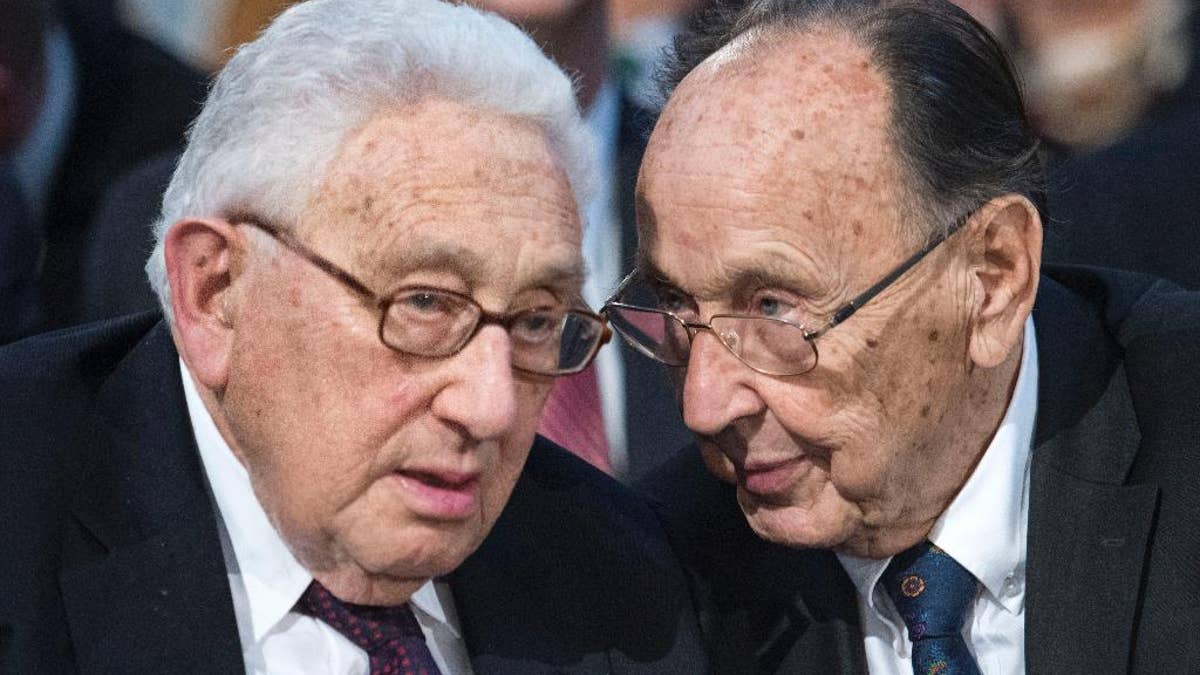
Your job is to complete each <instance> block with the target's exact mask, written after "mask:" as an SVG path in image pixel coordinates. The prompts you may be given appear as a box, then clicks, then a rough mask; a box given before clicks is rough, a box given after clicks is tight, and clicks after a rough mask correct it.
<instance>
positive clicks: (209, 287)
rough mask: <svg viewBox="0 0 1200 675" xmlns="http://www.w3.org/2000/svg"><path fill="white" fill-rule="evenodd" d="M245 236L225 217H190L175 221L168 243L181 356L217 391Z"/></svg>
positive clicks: (225, 364)
mask: <svg viewBox="0 0 1200 675" xmlns="http://www.w3.org/2000/svg"><path fill="white" fill-rule="evenodd" d="M244 241H245V240H244V239H243V238H242V236H241V235H240V233H239V232H238V231H237V229H236V228H235V227H234V226H233V225H231V224H230V223H227V222H225V221H223V220H209V219H189V220H181V221H179V222H177V223H175V224H174V225H172V226H171V230H170V231H169V232H168V233H167V237H166V239H165V241H164V242H163V252H164V253H165V257H166V263H167V277H168V279H169V280H170V282H171V308H172V311H173V312H174V315H175V327H174V328H175V335H176V341H177V343H178V345H179V352H180V355H181V356H182V357H183V360H184V361H185V362H186V363H187V365H188V368H189V369H190V370H191V372H192V374H193V376H194V377H196V379H197V380H199V382H200V383H201V384H203V385H204V386H205V387H207V388H209V389H212V390H214V391H219V390H221V389H223V388H224V386H225V380H226V374H227V368H228V364H229V356H230V353H231V350H232V346H233V336H234V326H235V318H236V306H235V304H234V303H235V301H236V298H235V297H234V294H233V292H232V289H233V287H234V283H235V282H236V281H237V278H238V276H239V274H240V268H241V259H242V257H243V255H244V250H245V249H244Z"/></svg>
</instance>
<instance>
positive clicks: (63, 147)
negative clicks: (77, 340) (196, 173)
mask: <svg viewBox="0 0 1200 675" xmlns="http://www.w3.org/2000/svg"><path fill="white" fill-rule="evenodd" d="M0 62H3V63H5V64H6V65H5V66H0V70H2V71H3V72H5V73H7V75H6V76H0V80H3V81H4V82H5V84H4V85H2V88H3V99H4V104H3V105H4V106H5V122H4V123H3V131H2V132H0V134H2V140H0V166H2V167H3V168H0V184H4V185H5V187H2V188H0V194H2V195H4V196H3V197H0V201H3V202H5V203H9V204H11V203H18V204H20V205H21V209H20V213H21V215H20V216H13V215H5V216H3V218H4V220H5V224H4V226H3V234H0V236H2V237H4V241H5V242H6V243H7V242H11V241H16V242H17V245H16V246H15V247H12V248H9V247H6V248H5V250H6V251H7V253H3V254H0V255H4V256H5V259H4V260H5V264H4V270H5V272H4V274H5V280H6V283H7V281H8V279H9V278H12V277H16V276H19V277H20V278H22V279H25V280H26V282H22V283H28V280H29V279H31V278H34V277H36V282H35V283H36V286H35V287H33V288H32V290H31V291H30V292H29V294H27V295H26V296H25V297H26V299H27V308H26V311H25V313H23V314H22V315H21V316H22V317H33V318H30V319H24V318H23V319H22V320H20V321H19V322H15V323H14V324H9V325H8V326H7V327H6V330H5V331H3V335H0V339H3V340H4V341H8V340H11V339H14V338H16V337H20V336H22V335H25V334H28V333H30V332H32V331H33V330H36V329H47V328H57V327H61V326H66V325H71V324H73V323H77V322H78V320H79V317H80V297H81V289H82V287H83V286H84V285H85V284H86V282H87V281H86V279H84V278H83V275H82V274H81V269H82V268H81V265H80V260H81V256H82V250H83V248H84V247H85V245H86V244H87V242H88V240H89V232H88V225H89V224H90V222H91V220H92V213H93V211H94V209H95V207H96V204H97V203H98V201H99V200H100V197H101V195H102V194H103V192H104V190H105V188H106V187H107V185H108V184H109V183H110V181H111V180H112V179H113V178H114V177H116V176H118V175H120V174H121V173H122V172H123V171H125V170H127V169H129V168H131V167H133V166H135V165H136V164H138V163H139V162H140V161H142V160H143V159H145V158H147V157H150V156H153V155H155V154H157V153H160V152H162V151H164V150H166V149H168V148H172V147H179V146H181V145H182V142H183V131H184V129H185V128H186V126H187V123H188V122H189V121H190V120H191V119H192V117H193V115H194V114H195V112H196V110H197V109H198V106H199V102H200V100H201V99H202V98H203V96H204V88H205V76H204V75H203V74H202V73H201V72H199V71H198V70H195V69H193V68H191V67H188V66H186V65H184V64H183V63H182V62H180V61H179V60H177V59H175V58H173V57H172V56H170V55H168V54H167V53H166V52H164V51H163V50H162V49H160V48H159V47H157V46H155V45H154V44H152V43H150V42H149V41H147V40H145V39H143V38H141V37H139V36H137V35H135V34H134V33H132V32H130V31H129V30H127V29H126V28H125V27H124V26H123V25H122V24H121V23H120V22H119V21H118V20H117V18H116V16H115V14H114V6H113V5H112V4H111V3H110V2H106V1H105V0H63V1H62V2H47V1H46V0H0ZM10 110H13V111H18V112H17V114H15V115H11V116H10V114H9V111H10ZM11 122H15V123H11ZM13 195H17V196H15V197H14V196H13ZM8 208H10V209H11V207H8ZM15 212H16V211H15V209H14V210H11V211H9V213H10V214H11V213H15ZM18 218H19V219H20V220H19V221H18ZM17 222H21V223H22V224H21V225H13V223H17ZM14 230H19V231H21V232H23V233H24V234H22V235H20V236H14V235H13V234H12V233H13V232H14ZM143 236H144V237H145V238H147V239H148V238H149V233H148V232H144V233H143ZM10 256H11V257H10ZM9 260H14V261H16V262H15V263H10V262H8V261H9ZM29 304H33V305H36V307H28V305H29Z"/></svg>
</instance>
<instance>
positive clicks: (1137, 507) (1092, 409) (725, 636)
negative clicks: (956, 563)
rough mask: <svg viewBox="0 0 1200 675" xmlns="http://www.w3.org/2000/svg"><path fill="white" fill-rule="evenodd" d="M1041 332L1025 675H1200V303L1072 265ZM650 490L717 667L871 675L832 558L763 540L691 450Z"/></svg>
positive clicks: (1059, 278)
mask: <svg viewBox="0 0 1200 675" xmlns="http://www.w3.org/2000/svg"><path fill="white" fill-rule="evenodd" d="M1034 326H1035V329H1036V332H1037V340H1038V359H1039V384H1038V387H1039V392H1038V411H1037V421H1036V427H1035V432H1034V448H1033V459H1032V464H1031V488H1030V490H1031V492H1030V512H1029V532H1028V559H1027V566H1026V584H1027V585H1026V596H1025V597H1026V606H1025V640H1026V644H1025V652H1026V659H1027V662H1026V665H1027V669H1028V672H1030V673H1089V674H1091V673H1125V672H1138V673H1159V672H1169V673H1196V672H1200V640H1198V639H1197V635H1200V478H1198V476H1200V371H1198V370H1197V365H1196V364H1197V363H1200V295H1198V294H1196V293H1189V292H1185V291H1181V290H1179V289H1178V288H1177V287H1174V286H1172V285H1170V284H1168V283H1166V282H1160V281H1157V280H1154V279H1152V278H1149V277H1143V276H1134V275H1129V276H1124V275H1121V276H1118V275H1115V274H1112V273H1108V272H1100V271H1098V270H1088V269H1084V268H1074V269H1062V270H1057V271H1052V272H1050V275H1049V277H1046V278H1043V279H1042V287H1041V290H1040V292H1039V297H1038V303H1037V306H1036V308H1035V310H1034ZM646 486H647V488H648V489H649V490H651V491H653V492H655V493H656V494H657V496H658V499H659V500H660V501H661V508H662V510H663V511H664V513H665V514H666V515H667V517H668V522H669V524H670V527H671V528H672V529H673V536H674V537H675V539H676V543H677V545H678V547H679V549H680V551H681V552H682V553H683V554H684V556H685V558H686V559H687V561H689V562H690V564H691V565H692V567H693V569H694V572H695V574H696V588H697V591H698V593H699V594H700V597H701V600H702V601H703V606H704V610H703V612H702V617H701V621H702V625H703V628H704V631H705V634H706V638H707V641H708V644H709V648H710V651H711V653H712V655H713V658H714V670H715V671H716V672H727V673H799V672H821V673H826V672H838V673H861V672H866V659H865V656H864V654H863V645H862V639H863V638H862V632H861V630H860V628H859V622H858V610H857V606H856V603H855V591H854V587H853V585H852V584H851V582H850V580H849V578H848V577H847V576H846V574H845V572H844V571H843V570H842V568H841V565H840V564H839V563H838V561H837V559H836V558H835V557H834V556H833V554H832V553H829V552H826V551H817V550H798V549H789V548H785V547H782V546H778V545H774V544H769V543H766V542H764V541H762V540H759V539H758V538H757V537H755V536H754V534H753V532H752V531H751V530H750V528H749V527H748V526H747V525H746V522H745V519H744V518H743V517H742V514H741V512H740V510H739V509H738V506H737V504H736V502H735V497H734V493H733V490H732V488H731V487H730V486H727V485H723V484H719V483H718V482H717V481H716V480H715V479H713V478H711V477H710V476H708V475H707V473H706V472H705V471H704V469H703V467H702V466H701V464H700V460H699V457H698V453H696V452H694V451H692V452H688V453H686V454H684V455H681V456H680V457H679V458H677V459H676V460H674V461H673V463H672V464H671V465H669V466H667V467H664V469H663V471H661V472H660V473H659V474H657V475H655V476H653V477H652V479H651V480H650V481H649V482H647V483H646Z"/></svg>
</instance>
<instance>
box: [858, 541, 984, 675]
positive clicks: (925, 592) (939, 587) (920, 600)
mask: <svg viewBox="0 0 1200 675" xmlns="http://www.w3.org/2000/svg"><path fill="white" fill-rule="evenodd" d="M881 581H882V583H883V585H884V588H885V589H886V590H887V593H888V595H889V596H890V597H891V598H892V602H893V603H895V605H896V609H897V610H899V612H900V616H901V617H902V618H903V619H904V624H905V625H906V626H908V638H909V639H910V640H912V667H913V673H914V674H915V675H935V674H936V675H979V666H978V665H977V664H976V663H975V659H974V658H973V657H972V656H971V653H970V652H969V651H968V650H967V642H966V640H964V639H963V636H962V629H963V619H964V617H965V616H966V613H967V609H968V608H970V606H971V603H972V602H973V601H974V600H975V594H976V591H977V590H978V588H979V585H978V582H976V581H975V577H973V576H971V573H970V572H968V571H967V570H966V569H965V568H963V566H962V565H959V564H958V563H957V562H955V560H954V558H951V557H950V556H949V555H948V554H947V553H946V552H945V551H943V550H942V549H940V548H938V547H937V546H934V545H933V544H931V543H929V542H928V541H925V542H922V543H920V544H918V545H916V546H914V547H912V548H910V549H908V550H907V551H904V552H902V553H900V554H899V555H897V556H896V557H895V558H893V559H892V562H891V564H889V565H888V567H887V570H885V571H884V573H883V577H882V579H881Z"/></svg>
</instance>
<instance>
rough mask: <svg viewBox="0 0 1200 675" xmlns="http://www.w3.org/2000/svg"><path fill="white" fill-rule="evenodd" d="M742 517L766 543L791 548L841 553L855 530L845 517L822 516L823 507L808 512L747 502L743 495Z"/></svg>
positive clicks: (800, 509)
mask: <svg viewBox="0 0 1200 675" xmlns="http://www.w3.org/2000/svg"><path fill="white" fill-rule="evenodd" d="M738 497H739V500H738V501H739V502H740V503H741V505H742V513H743V514H744V515H745V516H746V522H747V523H749V525H750V529H752V530H754V533H755V534H757V535H758V536H759V537H761V538H762V539H765V540H767V541H769V542H772V543H775V544H780V545H783V546H787V547H789V548H821V549H837V548H839V547H840V546H842V545H843V544H844V543H845V542H846V540H847V539H849V537H850V534H851V533H850V530H851V528H850V527H849V526H848V522H847V519H846V518H845V517H843V516H842V515H841V514H838V515H837V516H833V517H830V516H829V515H827V514H823V513H821V511H823V510H825V509H823V508H822V506H823V505H817V507H816V509H805V508H801V507H799V506H795V505H791V504H785V505H778V504H759V503H756V502H755V501H754V500H753V498H749V499H744V498H743V497H742V494H741V492H740V491H739V495H738Z"/></svg>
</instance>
